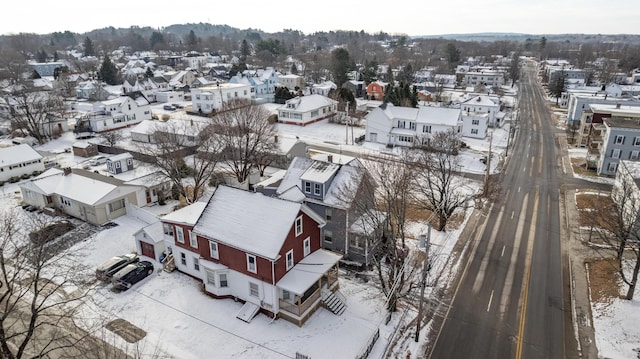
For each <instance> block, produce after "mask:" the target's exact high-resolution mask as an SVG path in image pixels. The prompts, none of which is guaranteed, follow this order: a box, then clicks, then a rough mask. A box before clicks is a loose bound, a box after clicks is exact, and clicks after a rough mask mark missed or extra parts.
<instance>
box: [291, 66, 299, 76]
mask: <svg viewBox="0 0 640 359" xmlns="http://www.w3.org/2000/svg"><path fill="white" fill-rule="evenodd" d="M291 73H292V74H294V75H297V74H298V67H296V64H291Z"/></svg>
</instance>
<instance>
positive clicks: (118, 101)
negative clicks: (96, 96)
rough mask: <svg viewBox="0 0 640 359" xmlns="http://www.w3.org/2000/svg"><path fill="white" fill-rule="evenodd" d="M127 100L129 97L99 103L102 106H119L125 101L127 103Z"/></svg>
mask: <svg viewBox="0 0 640 359" xmlns="http://www.w3.org/2000/svg"><path fill="white" fill-rule="evenodd" d="M127 99H129V97H124V96H121V97H116V98H114V99H111V100H105V101H101V102H102V103H103V104H105V105H120V104H122V103H124V102H125V101H127Z"/></svg>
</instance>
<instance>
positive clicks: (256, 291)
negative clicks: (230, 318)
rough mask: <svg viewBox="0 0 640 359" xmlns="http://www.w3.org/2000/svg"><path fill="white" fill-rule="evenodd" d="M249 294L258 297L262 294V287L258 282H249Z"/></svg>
mask: <svg viewBox="0 0 640 359" xmlns="http://www.w3.org/2000/svg"><path fill="white" fill-rule="evenodd" d="M249 295H250V296H252V297H256V298H257V297H259V296H260V287H258V285H257V284H256V283H253V282H249Z"/></svg>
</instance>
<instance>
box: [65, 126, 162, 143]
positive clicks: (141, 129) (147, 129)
mask: <svg viewBox="0 0 640 359" xmlns="http://www.w3.org/2000/svg"><path fill="white" fill-rule="evenodd" d="M159 124H160V122H158V121H154V120H143V121H142V122H140V123H139V124H137V125H135V126H134V127H133V128H131V131H130V132H131V133H140V134H147V135H150V134H152V133H154V132H155V131H156V130H157V128H158V125H159ZM74 146H75V145H74Z"/></svg>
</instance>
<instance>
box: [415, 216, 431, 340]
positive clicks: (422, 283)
mask: <svg viewBox="0 0 640 359" xmlns="http://www.w3.org/2000/svg"><path fill="white" fill-rule="evenodd" d="M430 240H431V226H430V225H428V226H427V240H426V242H425V247H424V267H423V268H422V280H421V281H420V304H419V305H418V320H417V322H418V323H417V324H416V337H415V341H416V343H417V342H418V338H419V337H420V324H422V302H424V288H425V287H426V286H427V273H429V242H430Z"/></svg>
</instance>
